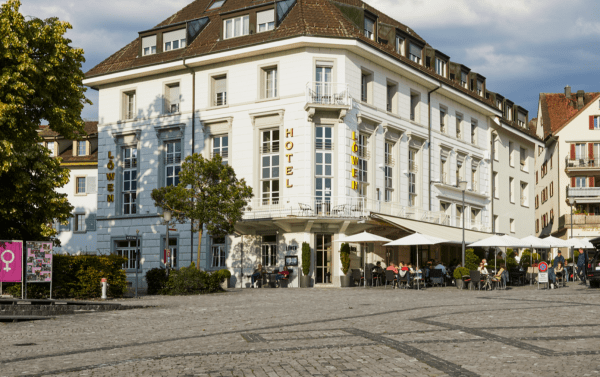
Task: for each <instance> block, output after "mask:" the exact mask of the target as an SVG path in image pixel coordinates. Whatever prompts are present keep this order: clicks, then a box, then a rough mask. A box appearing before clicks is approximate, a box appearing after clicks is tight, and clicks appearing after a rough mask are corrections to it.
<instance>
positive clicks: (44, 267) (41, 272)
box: [23, 241, 53, 300]
mask: <svg viewBox="0 0 600 377" xmlns="http://www.w3.org/2000/svg"><path fill="white" fill-rule="evenodd" d="M26 246H27V247H26V250H27V253H26V257H27V259H26V265H25V266H26V271H25V279H23V281H24V282H25V284H23V286H25V287H26V286H27V284H28V283H50V300H52V275H53V274H52V261H53V255H52V242H42V241H35V242H27V245H26ZM25 292H27V291H25ZM25 298H26V294H25Z"/></svg>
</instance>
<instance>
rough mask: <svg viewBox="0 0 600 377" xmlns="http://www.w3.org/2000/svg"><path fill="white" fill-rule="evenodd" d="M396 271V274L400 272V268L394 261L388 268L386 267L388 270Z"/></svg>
mask: <svg viewBox="0 0 600 377" xmlns="http://www.w3.org/2000/svg"><path fill="white" fill-rule="evenodd" d="M388 270H389V271H394V273H395V274H397V273H398V269H397V268H396V265H395V264H394V263H393V262H392V263H390V265H389V266H388V268H386V271H388Z"/></svg>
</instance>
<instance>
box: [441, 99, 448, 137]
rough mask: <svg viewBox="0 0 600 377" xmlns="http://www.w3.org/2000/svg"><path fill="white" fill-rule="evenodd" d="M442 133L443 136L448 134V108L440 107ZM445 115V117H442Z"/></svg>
mask: <svg viewBox="0 0 600 377" xmlns="http://www.w3.org/2000/svg"><path fill="white" fill-rule="evenodd" d="M439 109H440V115H439V116H440V132H441V133H443V134H448V108H447V107H445V106H440V107H439ZM442 114H443V115H442Z"/></svg>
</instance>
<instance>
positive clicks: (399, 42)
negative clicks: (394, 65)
mask: <svg viewBox="0 0 600 377" xmlns="http://www.w3.org/2000/svg"><path fill="white" fill-rule="evenodd" d="M396 52H397V53H398V54H400V55H402V56H404V38H402V37H401V36H399V35H396Z"/></svg>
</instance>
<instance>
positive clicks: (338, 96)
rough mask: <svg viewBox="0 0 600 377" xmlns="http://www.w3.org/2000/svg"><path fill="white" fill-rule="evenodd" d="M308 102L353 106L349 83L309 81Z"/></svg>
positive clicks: (307, 89)
mask: <svg viewBox="0 0 600 377" xmlns="http://www.w3.org/2000/svg"><path fill="white" fill-rule="evenodd" d="M306 102H308V103H314V104H318V105H334V106H351V105H352V102H351V98H350V93H349V91H348V85H347V84H345V83H337V82H309V83H308V84H306Z"/></svg>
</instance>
